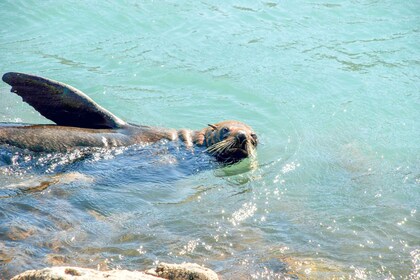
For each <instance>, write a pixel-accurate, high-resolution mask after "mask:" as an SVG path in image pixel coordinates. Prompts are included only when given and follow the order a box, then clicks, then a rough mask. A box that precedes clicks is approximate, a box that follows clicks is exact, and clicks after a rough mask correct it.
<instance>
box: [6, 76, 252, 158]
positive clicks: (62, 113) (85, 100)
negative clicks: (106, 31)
mask: <svg viewBox="0 0 420 280" xmlns="http://www.w3.org/2000/svg"><path fill="white" fill-rule="evenodd" d="M3 81H4V82H6V83H7V84H9V85H11V86H12V88H11V92H13V93H16V94H17V95H19V96H21V97H22V99H23V101H24V102H26V103H28V104H29V105H31V106H32V107H33V108H34V109H36V110H37V111H38V112H39V113H40V114H41V115H43V116H44V117H46V118H47V119H49V120H51V121H53V122H54V123H55V125H22V124H13V125H4V124H3V125H2V126H0V144H8V145H11V146H16V147H19V148H22V149H28V150H31V151H34V152H66V151H69V150H71V149H74V148H83V147H99V148H111V147H118V146H130V145H134V144H145V143H154V142H157V141H160V140H163V139H166V140H169V141H180V142H181V143H183V144H184V145H185V147H187V148H193V147H194V146H198V147H205V151H206V152H208V153H209V154H211V155H213V156H214V157H215V158H216V159H217V160H218V161H221V162H227V163H233V162H237V161H240V160H242V159H244V158H247V157H250V156H254V155H255V150H256V147H257V144H258V138H257V135H256V134H255V132H254V131H253V129H252V128H251V127H250V126H248V125H246V124H244V123H242V122H239V121H234V120H230V121H222V122H219V123H216V124H209V125H208V126H207V127H205V128H203V129H201V130H189V129H181V130H175V129H168V128H158V127H151V126H145V125H136V124H130V123H127V122H125V121H123V120H122V119H120V118H118V117H117V116H115V115H114V114H112V113H111V112H109V111H107V110H106V109H104V108H103V107H101V106H100V105H98V104H97V103H95V102H94V101H93V100H92V99H91V98H89V97H88V96H87V95H86V94H84V93H83V92H81V91H80V90H78V89H76V88H74V87H71V86H69V85H66V84H64V83H61V82H57V81H54V80H50V79H47V78H42V77H39V76H35V75H29V74H24V73H16V72H9V73H6V74H4V75H3Z"/></svg>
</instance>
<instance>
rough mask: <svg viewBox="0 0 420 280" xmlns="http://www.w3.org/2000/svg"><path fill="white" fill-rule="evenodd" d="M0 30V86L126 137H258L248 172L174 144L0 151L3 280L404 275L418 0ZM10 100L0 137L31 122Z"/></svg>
mask: <svg viewBox="0 0 420 280" xmlns="http://www.w3.org/2000/svg"><path fill="white" fill-rule="evenodd" d="M0 22H1V27H0V72H1V73H4V72H7V71H21V72H27V73H34V74H38V75H41V76H45V77H49V78H52V79H55V80H59V81H63V82H65V83H68V84H71V85H73V86H75V87H77V88H79V89H81V90H82V91H84V92H86V93H87V94H88V95H89V96H91V97H92V98H93V99H94V100H95V101H97V102H98V103H100V104H101V105H103V106H104V107H106V108H107V109H109V110H110V111H112V112H113V113H115V114H116V115H118V116H120V117H121V118H123V119H125V120H127V121H130V122H134V123H138V124H148V125H155V126H164V127H174V128H181V127H187V128H192V129H199V128H201V127H203V126H204V125H206V124H207V123H212V122H217V121H220V120H224V119H238V120H241V121H244V122H246V123H248V124H250V125H252V126H253V127H254V128H255V130H256V131H257V132H258V135H259V138H260V139H261V145H260V146H259V150H258V167H257V168H254V169H252V170H249V169H248V168H246V167H244V166H236V167H233V168H225V169H208V168H204V167H203V165H202V161H205V159H202V158H200V157H195V158H189V157H188V156H187V155H185V154H183V151H178V152H175V153H174V154H175V156H174V155H173V154H171V153H168V150H171V149H173V147H171V146H170V144H162V145H157V146H152V147H147V148H144V149H141V147H134V148H129V149H122V150H115V151H111V152H109V151H108V152H107V151H100V152H98V153H97V154H95V155H93V156H90V157H88V158H86V159H84V160H75V159H78V158H80V155H78V154H77V153H74V154H67V155H28V154H25V153H23V152H19V151H14V150H10V149H5V148H3V150H1V156H2V161H0V163H1V165H0V168H1V169H0V170H1V171H0V182H1V184H0V196H1V198H0V271H1V272H0V278H1V276H2V277H5V278H8V277H10V276H12V275H15V274H16V273H18V272H21V271H23V270H25V269H33V268H41V267H44V266H51V265H61V264H66V265H78V266H85V267H94V268H100V269H105V268H122V269H145V268H149V267H150V266H151V265H152V264H153V263H155V262H157V261H165V262H182V261H192V262H198V263H201V264H204V265H206V266H208V267H210V268H212V269H214V270H215V271H217V272H218V273H219V275H221V276H222V277H223V278H224V279H277V278H281V277H285V276H286V275H288V273H291V274H295V275H298V276H299V277H301V278H305V277H308V278H315V279H323V278H332V277H334V276H337V277H343V278H354V279H385V278H388V279H392V278H393V277H395V278H397V279H418V277H419V266H420V260H419V259H420V220H419V214H418V207H419V205H420V190H419V183H420V160H419V158H420V144H419V143H420V141H419V139H420V124H419V120H420V109H419V108H420V106H419V93H420V90H419V86H420V79H419V75H420V67H419V56H420V55H419V53H420V52H419V50H420V47H419V46H420V36H419V35H420V34H419V31H420V29H419V27H420V4H419V2H418V1H373V0H372V1H367V0H366V1H329V2H326V1H220V2H219V1H211V2H210V1H190V2H187V1H134V0H133V1H93V0H92V1H29V0H27V1H15V0H14V1H11V0H10V1H9V0H3V1H1V2H0ZM9 90H10V88H9V86H7V85H6V84H4V83H1V84H0V94H1V106H0V121H1V122H27V123H44V122H46V121H45V119H43V118H42V117H41V116H39V115H38V114H37V113H36V112H34V110H33V109H32V108H31V107H29V106H28V105H26V104H24V103H22V102H21V100H20V98H19V97H17V96H14V95H13V94H10V93H9ZM15 152H16V154H15ZM204 165H205V164H204ZM197 169H198V170H201V169H203V170H201V172H197ZM60 172H64V175H60V176H61V177H60V176H59V177H54V176H55V175H56V174H58V173H60ZM66 174H67V175H66ZM57 178H58V179H57ZM42 181H47V182H50V183H51V185H50V186H49V187H47V188H45V189H44V190H40V189H38V190H37V189H34V187H36V186H39V185H40V183H41V182H42ZM270 277H271V278H270Z"/></svg>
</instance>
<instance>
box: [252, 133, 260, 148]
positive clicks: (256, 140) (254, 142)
mask: <svg viewBox="0 0 420 280" xmlns="http://www.w3.org/2000/svg"><path fill="white" fill-rule="evenodd" d="M251 137H252V139H253V140H254V141H252V144H254V146H256V145H257V143H258V136H257V134H255V133H251Z"/></svg>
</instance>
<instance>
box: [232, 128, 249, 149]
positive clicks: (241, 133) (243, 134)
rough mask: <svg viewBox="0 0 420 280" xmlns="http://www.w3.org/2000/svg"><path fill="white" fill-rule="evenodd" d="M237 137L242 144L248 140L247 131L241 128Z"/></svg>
mask: <svg viewBox="0 0 420 280" xmlns="http://www.w3.org/2000/svg"><path fill="white" fill-rule="evenodd" d="M235 138H236V141H238V143H239V144H241V145H242V144H243V143H244V142H245V141H246V140H247V137H246V132H245V131H243V130H239V131H238V133H237V134H236V136H235Z"/></svg>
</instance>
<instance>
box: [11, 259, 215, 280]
mask: <svg viewBox="0 0 420 280" xmlns="http://www.w3.org/2000/svg"><path fill="white" fill-rule="evenodd" d="M87 279H107V280H117V279H122V280H162V279H170V280H184V279H185V280H218V279H219V278H218V276H217V274H216V273H215V272H214V271H212V270H210V269H208V268H205V267H203V266H200V265H198V264H192V263H185V264H166V263H161V264H159V265H158V266H157V267H156V268H154V269H150V270H148V271H146V272H137V271H128V270H110V271H98V270H95V269H90V268H80V267H68V266H60V267H49V268H44V269H40V270H28V271H25V272H23V273H21V274H19V275H17V276H15V277H13V278H12V280H87Z"/></svg>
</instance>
